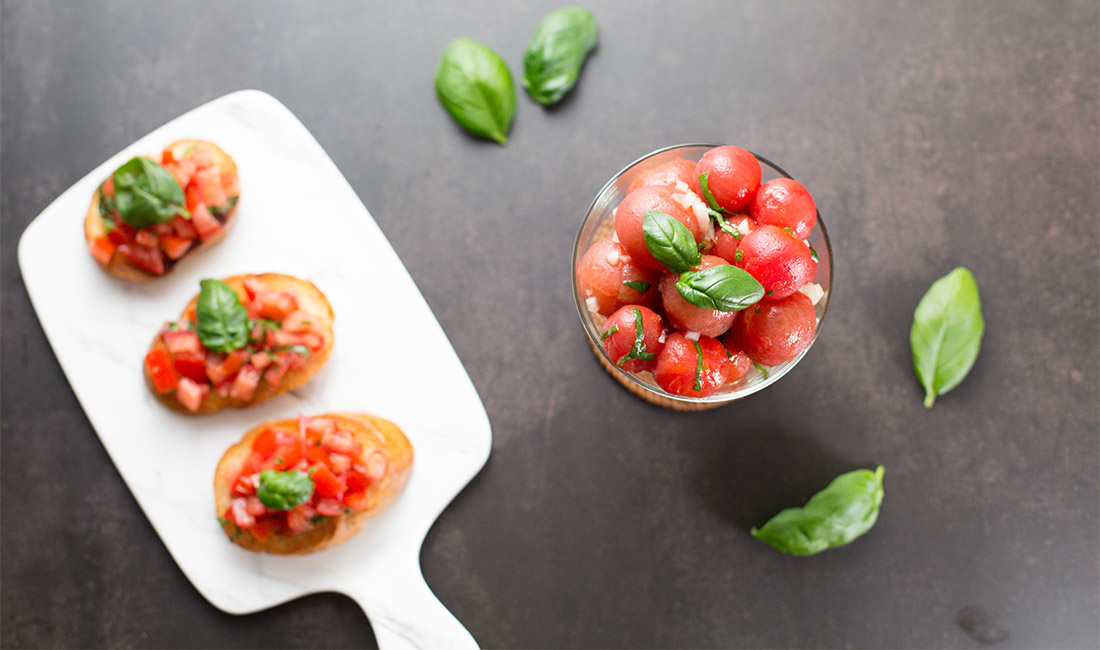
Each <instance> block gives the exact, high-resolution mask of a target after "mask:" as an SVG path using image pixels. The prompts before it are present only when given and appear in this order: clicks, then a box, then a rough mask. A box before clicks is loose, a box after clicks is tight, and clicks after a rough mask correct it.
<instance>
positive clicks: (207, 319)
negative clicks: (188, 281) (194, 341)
mask: <svg viewBox="0 0 1100 650" xmlns="http://www.w3.org/2000/svg"><path fill="white" fill-rule="evenodd" d="M199 286H201V287H202V289H201V290H200V291H199V300H198V303H197V304H196V305H195V315H196V318H197V320H198V326H197V328H196V329H197V331H198V334H199V340H201V341H202V345H203V347H204V348H206V349H207V350H210V351H212V352H232V351H233V350H236V349H238V348H242V347H244V346H245V345H246V344H247V343H248V310H247V309H245V308H244V305H242V304H241V300H240V298H238V297H237V292H236V291H233V290H232V289H230V288H229V285H227V284H226V283H224V282H222V281H221V280H203V281H202V282H200V283H199Z"/></svg>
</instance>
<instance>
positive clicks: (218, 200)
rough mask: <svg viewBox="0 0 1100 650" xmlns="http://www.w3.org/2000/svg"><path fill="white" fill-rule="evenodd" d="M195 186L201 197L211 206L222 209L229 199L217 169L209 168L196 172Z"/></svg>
mask: <svg viewBox="0 0 1100 650" xmlns="http://www.w3.org/2000/svg"><path fill="white" fill-rule="evenodd" d="M195 185H196V186H198V188H199V197H200V198H201V199H202V202H203V203H205V204H206V205H209V206H214V207H220V206H223V205H225V203H226V201H228V200H229V199H228V197H226V195H225V189H224V188H223V187H222V178H221V173H220V172H219V171H218V169H217V167H207V168H206V169H200V170H198V171H196V172H195Z"/></svg>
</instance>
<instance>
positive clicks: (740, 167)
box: [689, 145, 761, 212]
mask: <svg viewBox="0 0 1100 650" xmlns="http://www.w3.org/2000/svg"><path fill="white" fill-rule="evenodd" d="M702 174H706V175H707V187H708V188H710V193H711V196H713V197H714V201H715V203H717V204H718V205H719V207H722V208H725V209H726V210H728V211H730V212H741V211H742V210H744V209H745V208H747V207H748V206H749V203H751V202H752V200H753V197H754V196H755V194H756V188H758V187H759V186H760V177H761V171H760V161H758V160H757V159H756V156H754V155H752V153H751V152H749V151H748V150H746V149H742V148H741V147H734V146H732V145H726V146H723V147H715V148H713V149H711V150H710V151H708V152H706V153H705V154H703V157H702V158H700V159H699V163H698V164H697V165H695V171H694V172H693V173H692V178H691V183H689V185H691V189H692V190H694V191H695V193H696V194H698V195H699V196H703V192H702V188H701V187H700V185H699V176H700V175H702Z"/></svg>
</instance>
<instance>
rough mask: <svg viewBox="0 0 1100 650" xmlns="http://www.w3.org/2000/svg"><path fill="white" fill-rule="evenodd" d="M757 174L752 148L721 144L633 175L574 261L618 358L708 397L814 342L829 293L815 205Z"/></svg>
mask: <svg viewBox="0 0 1100 650" xmlns="http://www.w3.org/2000/svg"><path fill="white" fill-rule="evenodd" d="M761 178H762V170H761V167H760V163H759V161H758V160H757V159H756V157H755V156H754V155H753V154H752V153H750V152H749V151H747V150H745V149H742V148H740V147H735V146H720V147H715V148H712V149H710V150H708V151H707V152H706V153H704V154H703V156H702V157H701V159H700V160H699V161H698V162H693V161H690V160H685V159H681V158H677V159H675V160H672V161H670V162H666V163H664V164H662V165H659V166H657V167H655V168H653V169H650V170H647V171H645V172H643V173H641V174H640V175H639V176H638V177H636V178H635V179H634V180H633V181H632V182H631V184H630V185H629V186H628V189H627V193H626V195H625V196H624V197H623V199H622V201H621V202H620V203H619V205H618V206H617V207H616V208H615V211H614V224H613V225H614V230H613V231H611V229H610V228H609V227H608V228H607V230H608V236H607V237H606V238H604V239H602V240H600V241H596V242H595V243H594V244H592V245H591V247H590V248H589V249H588V250H587V251H586V252H585V253H584V255H583V256H582V258H581V260H580V261H579V263H578V264H577V269H576V274H577V276H576V280H577V290H578V292H579V294H580V298H581V299H582V300H583V301H584V304H585V306H586V307H587V310H588V311H589V312H590V313H591V315H592V317H593V320H594V322H595V324H596V325H597V329H598V330H599V333H600V342H601V345H602V347H603V349H604V351H605V352H606V353H607V356H608V357H609V358H610V359H611V361H612V362H613V363H615V365H617V366H618V367H619V368H621V369H622V370H624V371H626V372H631V373H636V374H637V373H652V376H653V379H654V381H655V382H656V383H657V385H658V386H660V387H661V388H662V389H663V390H665V391H667V392H669V393H672V394H674V395H680V396H685V397H706V396H709V395H712V394H714V393H716V392H718V391H719V390H720V389H722V388H723V387H724V386H727V385H731V384H735V383H737V382H739V381H742V380H743V379H744V378H745V377H746V376H747V375H748V373H749V372H750V370H752V369H753V367H754V366H755V367H756V368H757V370H758V372H759V373H761V374H766V373H767V367H769V366H777V365H780V364H783V363H786V362H787V361H791V360H792V359H794V358H796V357H797V356H798V355H799V354H801V353H802V352H803V351H805V350H806V349H807V348H808V347H809V346H810V344H811V343H812V341H813V338H814V333H815V330H816V327H817V315H816V310H815V307H814V305H816V304H817V303H818V301H820V300H821V298H822V297H823V296H824V290H823V289H822V287H821V286H820V285H818V284H816V283H815V282H814V280H815V278H816V275H817V266H818V257H817V252H816V251H815V250H814V248H813V247H812V246H811V245H810V242H809V241H808V239H807V238H808V237H809V236H810V233H811V232H812V231H813V229H814V227H815V225H816V223H817V208H816V206H815V204H814V200H813V198H812V197H811V196H810V194H809V192H808V191H806V188H805V187H803V186H802V184H801V183H799V182H798V181H795V180H793V179H790V178H785V177H784V178H776V179H774V180H770V181H767V182H765V183H761ZM605 317H606V320H604V318H605ZM601 321H602V322H601Z"/></svg>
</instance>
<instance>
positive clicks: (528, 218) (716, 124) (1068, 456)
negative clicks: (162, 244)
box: [0, 0, 1100, 648]
mask: <svg viewBox="0 0 1100 650" xmlns="http://www.w3.org/2000/svg"><path fill="white" fill-rule="evenodd" d="M556 6H557V5H556V4H555V3H548V2H537V3H523V4H520V3H492V2H481V1H478V2H467V3H449V4H443V3H431V4H429V3H381V2H375V3H350V2H325V3H312V2H311V3H306V2H302V3H275V2H235V3H206V2H180V3H143V2H136V1H135V2H110V3H99V2H96V3H92V2H88V3H60V2H10V1H4V2H3V3H2V4H0V12H2V13H0V84H2V86H0V130H2V134H0V152H2V160H0V182H2V193H0V216H2V220H0V228H2V234H0V240H2V241H0V251H2V255H0V257H2V259H0V269H2V284H0V287H2V296H0V300H2V322H3V330H2V342H3V354H2V358H0V364H2V369H3V371H2V386H0V390H2V399H3V420H2V452H3V453H2V456H0V487H2V493H0V524H2V535H0V551H2V563H0V578H2V590H0V626H2V627H0V646H3V647H23V646H26V647H91V646H112V647H132V646H149V647H234V646H235V647H275V646H288V647H318V646H338V647H342V646H361V645H366V644H370V643H373V636H372V633H371V631H370V627H369V624H368V623H367V621H366V619H365V617H364V616H363V615H362V613H361V612H360V611H359V610H358V608H357V607H356V605H355V604H354V603H353V602H352V601H350V600H349V599H347V598H344V597H343V596H337V595H332V594H327V595H318V596H311V597H307V598H303V599H301V600H298V601H295V602H293V603H290V604H287V605H284V606H281V607H278V608H276V609H274V610H270V611H267V612H263V613H260V614H255V615H250V616H244V617H234V616H229V615H226V614H222V613H221V612H219V611H218V610H216V609H215V608H214V607H212V606H211V605H209V604H208V603H207V602H206V601H205V600H203V599H202V597H201V596H200V595H199V594H198V593H197V592H196V591H195V590H194V589H193V588H192V587H191V586H190V584H189V583H188V582H187V580H186V579H185V578H184V577H183V575H182V574H181V573H180V571H179V570H178V569H177V568H176V566H175V565H174V564H173V562H172V560H171V558H170V557H169V556H168V554H167V552H166V551H165V548H164V546H163V545H162V544H161V542H160V541H159V539H158V538H157V536H156V535H155V533H154V532H153V530H152V528H151V527H150V526H149V524H148V523H147V521H146V520H145V518H144V516H143V515H142V513H141V512H140V510H139V509H138V507H137V505H136V503H135V501H134V500H133V498H132V496H131V495H130V494H129V492H128V490H127V488H126V487H125V485H124V484H123V483H122V480H121V478H120V477H119V475H118V473H117V471H116V470H115V469H114V467H113V466H112V464H111V463H110V461H109V459H108V458H107V455H106V454H105V452H104V450H103V448H102V446H101V445H100V444H99V441H98V439H97V438H96V436H95V434H94V432H93V431H92V430H91V428H90V426H89V424H88V422H87V420H86V419H85V417H84V415H83V413H82V412H81V410H80V408H79V405H78V404H77V402H76V400H75V398H74V396H73V394H72V392H71V390H70V389H69V387H68V384H67V383H66V381H65V378H64V376H63V375H62V373H61V371H60V369H59V367H58V365H57V362H56V359H55V358H54V356H53V354H52V352H51V350H50V348H49V346H48V344H47V342H46V340H45V338H44V336H43V334H42V331H41V329H40V327H39V325H38V322H37V319H36V318H35V316H34V314H33V312H32V310H31V306H30V303H29V301H28V299H27V296H26V292H25V289H24V287H23V284H22V280H21V278H20V274H19V269H18V265H17V260H16V256H15V250H16V245H17V243H18V238H19V235H20V234H21V233H22V231H23V229H24V228H25V227H26V225H27V224H28V223H29V222H30V220H31V219H32V218H33V217H34V216H35V215H37V214H38V212H39V211H41V210H42V209H43V208H45V206H46V205H47V204H48V203H49V202H50V201H51V200H52V199H53V198H54V197H55V196H57V195H58V194H59V193H61V192H62V191H64V190H65V189H66V188H67V187H68V186H69V185H70V184H72V183H73V182H74V181H76V180H77V179H78V178H80V177H81V176H83V175H84V174H85V173H87V171H88V170H90V169H91V168H92V167H94V166H95V165H97V164H99V163H100V162H102V161H103V160H104V159H105V158H107V157H108V156H110V155H112V154H114V153H115V152H116V151H118V150H119V149H121V148H123V147H124V146H126V145H127V144H129V143H130V142H132V141H133V140H135V139H137V138H138V137H140V136H142V135H144V134H145V133H147V132H149V131H150V130H152V129H154V128H156V127H157V126H159V125H161V124H163V123H164V122H166V121H168V120H169V119H171V118H173V117H175V116H177V115H178V114H180V113H182V112H184V111H185V110H188V109H190V108H192V107H194V106H197V105H199V104H201V103H203V102H206V101H208V100H210V99H213V98H215V97H218V96H220V95H222V94H225V93H227V92H230V91H233V90H237V89H240V88H259V89H261V90H265V91H267V92H269V93H271V94H272V95H274V96H275V97H277V98H278V99H280V100H281V101H282V102H284V103H285V104H286V105H287V106H288V107H289V108H290V109H291V110H292V111H294V112H295V113H296V114H297V115H298V116H299V117H300V118H301V119H302V121H303V122H304V123H305V124H306V126H307V127H308V128H309V129H310V130H311V131H312V133H313V134H314V135H315V137H316V138H317V139H318V140H319V141H320V143H321V144H322V145H323V146H324V147H325V148H326V150H327V151H328V152H329V154H330V155H331V156H332V158H333V159H334V160H335V162H336V164H337V166H338V167H340V169H341V170H342V171H343V173H344V174H345V176H346V177H347V178H348V180H349V181H350V182H351V185H352V186H353V187H354V188H355V190H356V191H357V192H358V193H359V195H360V196H361V197H362V199H363V201H364V203H365V204H366V205H367V207H368V208H369V209H370V211H371V212H372V214H373V215H374V217H375V219H376V220H377V221H378V223H379V225H380V226H381V228H382V230H383V231H384V232H385V233H386V235H387V236H388V237H389V239H390V241H391V242H392V243H393V246H394V248H395V249H396V250H397V252H398V253H399V254H400V255H401V257H402V259H403V260H404V262H405V264H406V266H407V267H408V269H409V271H410V273H411V274H412V276H413V278H414V279H415V280H416V282H417V283H418V285H419V286H420V288H421V290H422V292H423V293H424V295H425V297H426V298H427V301H428V303H429V304H430V305H431V307H432V308H433V310H434V311H435V313H436V316H437V317H438V319H439V321H440V323H441V325H442V326H443V329H444V330H445V331H446V332H447V334H448V336H449V337H450V339H451V342H452V344H453V345H454V347H455V349H456V350H457V352H458V354H459V356H460V357H461V358H462V360H463V361H464V363H465V364H466V367H467V369H468V371H469V373H470V376H471V378H472V379H473V382H474V384H475V385H476V387H477V389H478V391H479V393H480V394H481V396H482V399H483V400H484V402H485V406H486V409H487V411H488V413H489V417H490V419H491V421H492V424H493V430H494V444H493V455H492V457H491V459H490V461H489V464H488V466H487V467H486V468H485V470H484V471H483V472H482V473H481V474H480V475H479V476H478V477H477V478H476V479H475V480H474V481H473V483H472V484H471V485H470V487H469V488H468V489H467V490H466V491H465V492H463V493H462V494H461V495H460V496H459V497H458V498H457V499H456V501H455V502H454V503H453V504H452V506H451V507H450V508H448V510H447V511H446V512H445V513H444V514H443V516H442V517H441V518H440V519H439V521H438V523H437V524H436V526H435V527H434V528H433V529H432V531H431V532H430V533H429V535H428V539H427V541H426V543H425V545H424V550H423V553H422V558H421V559H422V564H423V568H424V573H425V576H426V578H427V580H428V583H429V585H431V586H432V587H433V589H434V590H435V591H436V593H437V594H438V595H439V597H440V599H441V600H442V601H443V602H444V603H445V604H446V605H447V606H448V607H449V608H451V610H452V611H453V612H454V613H455V614H456V615H457V616H458V618H459V619H460V620H462V621H463V622H464V623H465V624H466V625H467V626H468V628H469V629H470V631H471V632H472V633H473V634H474V636H475V637H476V638H477V639H478V640H479V641H480V642H481V643H482V645H484V646H485V647H550V646H560V647H664V646H667V647H710V646H718V647H743V646H752V647H783V646H790V647H822V646H829V647H834V646H835V647H844V646H851V647H939V646H946V647H963V648H966V647H985V646H983V643H993V644H995V647H1096V646H1098V645H1100V602H1098V601H1100V596H1098V590H1100V507H1098V503H1100V498H1098V497H1100V486H1098V484H1100V480H1098V478H1100V460H1098V452H1100V412H1098V411H1100V377H1098V370H1100V306H1098V298H1100V281H1098V280H1100V275H1098V269H1100V264H1098V254H1097V251H1098V248H1100V210H1098V208H1100V131H1098V128H1100V47H1098V43H1100V36H1098V34H1100V6H1098V5H1097V3H1096V2H1049V3H1024V2H928V3H926V2H910V3H880V2H829V3H808V2H798V3H789V2H783V3H771V2H758V3H726V2H717V1H716V2H691V3H658V2H627V1H625V0H624V1H622V2H599V3H590V4H589V5H588V6H589V7H590V8H591V9H592V10H593V12H594V13H595V14H596V16H597V20H598V22H599V25H600V28H601V43H600V46H599V48H598V50H597V51H596V53H595V54H594V55H593V57H592V58H591V59H590V60H589V62H588V64H587V66H586V67H585V70H584V72H583V74H582V77H581V81H580V83H579V85H578V87H577V89H576V90H575V91H574V92H573V93H572V94H571V95H570V96H569V97H568V98H567V99H566V100H565V101H564V102H563V103H562V104H561V105H559V106H558V107H556V108H553V109H551V110H543V109H542V108H540V107H539V106H537V105H536V104H534V103H533V102H532V101H530V100H529V99H528V98H527V97H526V96H525V95H523V94H522V90H521V91H520V92H521V95H520V97H519V102H518V110H517V115H516V120H515V123H514V127H513V129H512V132H511V142H510V143H509V145H508V146H507V147H504V148H502V147H499V146H497V145H495V144H490V143H483V142H480V141H474V140H472V139H470V138H468V137H466V136H465V135H464V134H463V133H462V132H460V131H459V130H458V129H457V127H455V126H454V124H453V123H452V122H451V121H450V120H449V118H448V117H447V116H446V115H445V114H444V113H443V111H442V110H441V109H440V108H439V106H438V105H437V103H436V101H435V98H434V95H433V90H432V86H431V79H432V75H433V72H434V68H435V64H436V61H437V57H438V55H439V52H440V51H441V50H442V49H443V47H444V45H446V43H447V42H448V41H449V40H450V39H451V38H454V37H457V36H470V37H473V38H476V39H478V40H481V41H483V42H484V43H486V44H487V45H489V46H490V47H492V48H494V49H495V50H496V51H498V52H499V53H501V55H502V56H503V57H504V58H505V60H506V61H507V62H508V63H509V65H510V66H512V69H513V72H516V73H518V72H519V70H520V65H521V58H522V50H523V46H524V44H525V42H526V40H527V38H528V35H529V34H530V33H531V31H532V30H533V28H534V26H535V24H536V23H537V22H538V19H539V18H540V17H541V16H542V15H543V14H545V13H546V12H547V11H549V10H550V9H553V8H555V7H556ZM517 86H518V84H517ZM689 141H694V142H707V141H720V142H730V143H734V144H739V145H741V146H745V147H747V148H750V149H752V150H754V151H757V152H758V153H760V154H762V155H764V156H766V157H768V158H770V159H772V160H775V161H776V162H777V163H779V164H780V165H781V166H783V167H784V168H786V169H787V170H788V171H789V172H790V173H792V174H793V175H794V176H795V177H797V178H799V179H801V180H802V181H803V182H804V183H805V184H806V185H807V187H809V189H810V190H811V192H813V194H814V196H815V198H816V199H817V202H818V206H819V209H820V210H821V212H822V214H823V215H824V217H825V219H826V221H827V223H828V225H829V229H830V233H831V234H832V236H833V246H834V254H835V259H836V266H835V269H836V282H835V285H834V288H835V297H834V299H833V303H832V306H831V308H830V312H829V319H828V321H827V322H826V324H825V327H824V330H823V332H822V335H821V337H820V338H819V340H818V342H817V344H816V345H815V347H814V349H813V350H811V352H810V353H809V355H808V356H807V358H806V359H805V360H804V361H803V363H802V364H800V366H799V367H798V368H796V369H795V370H794V371H793V372H791V373H790V374H789V375H788V376H787V377H786V378H784V379H783V380H782V381H781V382H779V383H778V384H776V385H775V386H774V387H772V388H770V389H768V390H767V391H765V392H763V393H761V394H758V395H755V396H752V397H750V398H748V399H746V400H744V401H743V402H742V403H738V404H736V405H734V406H730V407H727V408H724V409H721V410H718V411H712V412H708V413H701V414H692V415H683V414H676V413H672V412H666V411H662V410H660V409H657V408H655V407H651V406H649V405H647V404H645V403H643V402H641V401H639V400H637V399H636V398H634V397H632V396H631V395H629V394H627V393H626V392H625V391H624V390H622V389H621V388H620V387H619V386H618V385H617V384H615V383H614V382H613V381H612V380H611V379H610V378H609V377H607V376H606V375H605V374H604V373H603V371H602V370H600V369H599V367H598V366H597V364H596V363H595V361H594V359H592V357H591V353H590V352H589V350H588V349H587V345H586V343H585V340H584V337H583V335H582V332H581V330H580V327H579V326H578V324H577V322H576V316H575V314H574V311H573V301H572V298H571V296H570V288H569V268H568V267H569V252H570V248H571V246H572V243H573V238H574V236H575V234H576V229H577V226H578V224H579V220H580V217H581V215H582V214H583V212H584V210H585V209H586V208H587V206H588V203H589V202H590V200H591V198H592V197H593V196H594V194H595V193H596V191H597V190H598V189H599V188H600V186H601V185H602V184H603V182H604V181H605V180H606V179H607V178H608V177H610V176H611V175H612V174H613V173H615V172H616V171H617V170H618V169H619V168H621V167H622V166H623V165H625V164H626V163H628V162H629V161H631V160H633V159H634V158H636V157H638V156H639V155H641V154H644V153H646V152H647V151H650V150H652V149H655V148H658V147H661V146H665V145H669V144H674V143H678V142H689ZM79 220H80V216H79V215H74V221H73V224H74V225H73V232H72V233H58V237H68V236H78V235H77V232H78V229H79V225H78V223H79ZM960 264H963V265H966V266H968V267H969V268H970V269H971V270H972V271H973V272H974V275H975V276H976V277H977V279H978V282H979V284H980V287H981V291H982V298H983V302H984V310H985V316H986V321H987V331H986V335H985V341H984V346H983V350H982V354H981V356H980V358H979V359H978V362H977V365H976V366H975V368H974V370H973V371H972V372H971V374H970V376H969V378H968V379H967V380H966V381H965V382H964V383H963V384H962V385H961V386H960V387H959V388H957V389H956V390H955V391H954V392H952V393H950V394H949V395H947V396H945V397H942V398H941V399H940V400H939V401H937V403H936V406H935V408H934V409H933V410H932V411H926V410H925V409H924V408H923V407H922V405H921V398H922V393H921V391H920V388H919V387H918V385H917V383H916V380H915V379H914V378H913V374H912V371H911V367H910V359H909V350H908V329H909V325H910V322H911V316H912V310H913V308H914V307H915V305H916V303H917V301H918V300H919V298H920V296H921V295H922V293H923V292H924V290H925V289H926V288H927V286H928V285H929V284H930V283H931V282H932V281H933V280H934V279H936V278H937V277H939V276H940V275H943V274H944V273H946V272H947V271H949V270H950V269H951V268H953V267H954V266H956V265H960ZM78 317H94V315H81V316H78ZM874 464H883V465H885V466H886V501H885V503H884V506H883V511H882V516H881V517H880V520H879V523H878V524H877V525H876V527H875V528H874V529H873V530H872V531H871V533H869V534H868V535H867V536H865V537H864V538H861V539H860V540H858V541H856V542H855V543H853V544H852V545H850V546H848V547H845V548H843V549H839V550H835V551H831V552H828V553H826V554H823V555H820V556H817V557H814V558H808V559H804V558H791V557H787V556H783V555H780V554H778V553H775V552H773V551H771V549H769V548H767V547H765V546H763V545H762V544H760V543H759V542H757V541H755V540H754V539H752V538H751V537H750V536H749V535H748V532H747V531H748V528H749V527H750V526H752V525H754V524H755V525H759V524H761V523H762V522H763V521H765V520H766V519H767V518H768V517H769V516H770V515H772V514H774V513H775V512H776V511H778V510H779V509H781V508H782V507H785V506H788V505H794V504H797V503H799V502H800V501H802V500H804V499H805V498H807V497H808V496H809V495H810V494H812V493H813V492H814V491H816V490H817V489H819V488H821V487H822V486H824V485H825V484H826V483H827V482H828V481H829V479H831V478H832V477H833V476H835V475H836V474H838V473H840V472H842V471H846V470H849V469H853V468H855V467H860V466H873V465H874Z"/></svg>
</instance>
